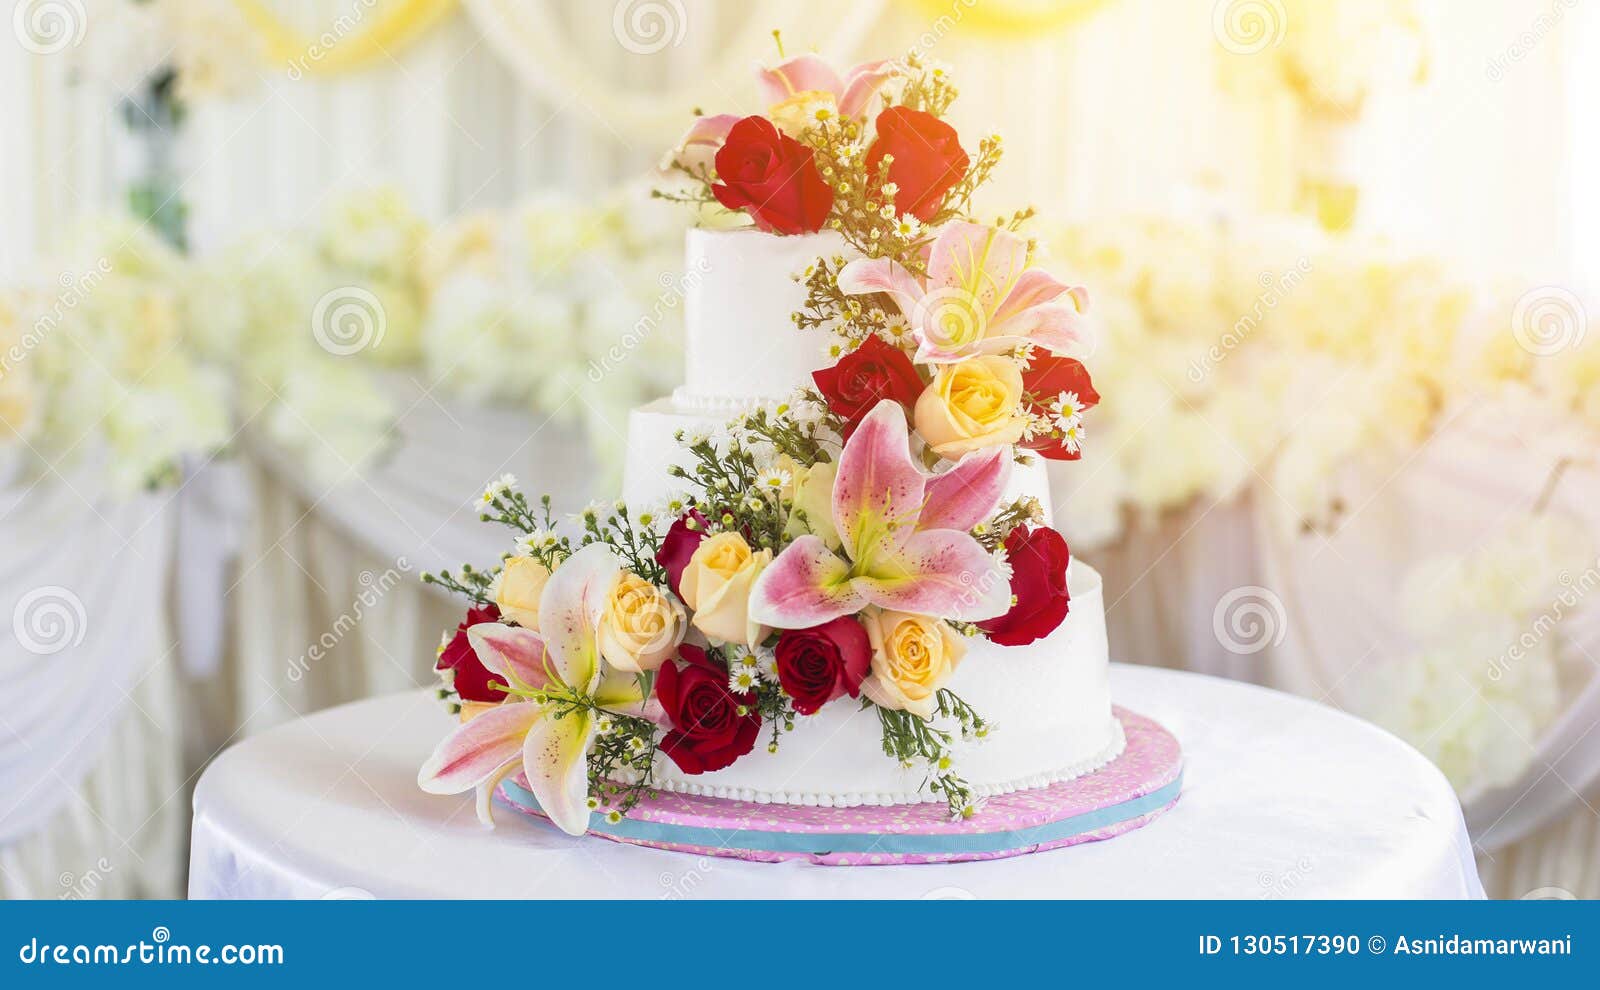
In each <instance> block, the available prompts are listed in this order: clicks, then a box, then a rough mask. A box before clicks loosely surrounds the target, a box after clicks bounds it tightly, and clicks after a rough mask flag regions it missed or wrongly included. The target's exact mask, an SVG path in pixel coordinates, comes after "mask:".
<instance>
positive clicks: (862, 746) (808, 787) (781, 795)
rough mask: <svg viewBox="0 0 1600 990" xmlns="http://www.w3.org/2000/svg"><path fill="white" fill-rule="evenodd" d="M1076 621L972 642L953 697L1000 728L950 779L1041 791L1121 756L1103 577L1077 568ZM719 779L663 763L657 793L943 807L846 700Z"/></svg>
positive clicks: (977, 743)
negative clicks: (1042, 633)
mask: <svg viewBox="0 0 1600 990" xmlns="http://www.w3.org/2000/svg"><path fill="white" fill-rule="evenodd" d="M1069 591H1070V593H1071V595H1072V606H1071V611H1070V612H1068V613H1067V618H1066V621H1065V622H1063V623H1062V624H1061V625H1060V627H1059V628H1057V629H1056V631H1055V632H1053V633H1051V634H1050V635H1049V636H1047V637H1045V638H1044V639H1041V640H1039V641H1038V642H1035V643H1031V644H1029V645H1027V646H999V645H997V644H995V643H991V642H989V641H988V640H985V639H973V640H970V641H969V644H968V651H967V656H966V658H965V659H964V660H962V662H961V666H960V667H959V668H958V669H957V670H956V673H955V676H953V677H952V678H951V679H950V683H949V688H950V689H951V690H952V691H954V692H955V693H956V694H958V695H960V696H961V698H962V699H963V700H965V701H966V702H967V703H968V704H970V705H972V707H973V708H974V709H976V710H977V711H978V713H979V714H980V715H982V716H983V717H984V719H985V720H987V721H989V722H991V723H993V725H994V726H995V730H994V731H993V732H991V733H990V735H989V737H988V738H986V739H983V740H974V741H972V742H970V743H966V744H963V745H962V747H961V748H960V749H958V751H957V753H956V769H957V771H958V772H959V773H960V774H961V776H962V777H964V778H966V780H967V782H968V783H969V784H971V785H972V786H973V789H974V791H975V792H976V793H978V794H979V795H983V796H992V795H995V794H1004V793H1009V792H1010V791H1014V790H1018V789H1021V788H1029V787H1043V786H1045V785H1047V784H1051V783H1056V782H1058V781H1062V780H1070V779H1072V778H1074V777H1078V776H1082V775H1083V774H1086V773H1090V772H1092V771H1094V770H1097V769H1099V768H1100V767H1102V766H1104V765H1105V764H1106V763H1108V762H1110V761H1111V760H1113V759H1115V758H1116V757H1117V756H1118V755H1120V753H1121V752H1122V730H1121V725H1120V724H1119V723H1118V722H1117V720H1116V719H1115V718H1113V717H1112V715H1111V688H1110V684H1109V681H1108V676H1109V667H1108V665H1107V662H1106V625H1105V605H1104V601H1103V597H1102V592H1101V585H1100V575H1099V574H1097V573H1095V572H1094V570H1093V569H1091V568H1089V567H1088V566H1086V565H1084V564H1082V563H1079V562H1076V561H1075V562H1074V563H1073V565H1072V571H1071V574H1070V581H1069ZM766 738H767V737H766V736H765V735H764V736H763V737H762V741H761V742H760V743H758V745H757V746H756V749H755V751H754V752H752V753H750V754H748V755H747V756H745V757H743V758H741V759H740V760H738V761H737V762H736V763H734V764H733V765H732V766H730V767H727V768H726V769H723V770H718V771H716V772H715V773H705V774H697V775H688V774H684V773H682V772H681V771H679V769H678V767H677V765H676V764H674V763H673V762H672V761H671V760H669V759H666V758H661V759H659V760H658V761H657V763H656V771H655V779H656V783H657V785H658V786H659V787H661V788H662V789H664V790H669V791H681V792H684V793H689V794H709V795H712V796H714V797H734V798H738V799H739V800H743V801H758V802H764V803H772V804H815V805H822V806H825V807H850V806H854V805H861V804H869V805H884V804H914V803H918V802H924V801H942V800H943V798H942V797H940V796H938V795H935V794H930V793H928V791H927V789H926V788H925V787H923V783H924V781H925V779H926V775H927V769H926V768H925V767H916V768H913V769H910V770H906V769H902V768H901V767H900V765H899V764H898V763H896V762H895V761H894V760H892V759H890V758H889V757H887V756H885V755H884V753H883V747H882V731H881V727H880V726H879V724H878V716H877V714H876V713H875V712H874V711H873V710H872V709H870V708H869V709H867V710H865V711H863V710H861V709H860V707H859V706H858V704H857V703H856V702H854V701H851V700H850V699H848V698H842V699H839V700H837V701H834V702H832V703H831V704H829V705H826V706H824V707H823V709H822V710H821V711H819V712H817V714H815V715H811V716H801V717H799V718H797V719H796V720H795V728H794V731H793V732H787V733H784V734H783V735H782V736H781V737H780V738H779V743H778V751H777V752H776V753H769V752H767V750H766V748H765V740H766Z"/></svg>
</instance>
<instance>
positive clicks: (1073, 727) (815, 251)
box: [623, 229, 1123, 806]
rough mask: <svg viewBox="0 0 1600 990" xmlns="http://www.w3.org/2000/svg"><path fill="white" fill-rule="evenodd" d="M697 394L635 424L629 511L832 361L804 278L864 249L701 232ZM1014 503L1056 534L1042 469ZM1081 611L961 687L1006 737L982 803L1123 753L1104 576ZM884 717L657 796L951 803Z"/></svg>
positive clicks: (970, 672) (966, 769)
mask: <svg viewBox="0 0 1600 990" xmlns="http://www.w3.org/2000/svg"><path fill="white" fill-rule="evenodd" d="M687 252H688V253H687V259H686V260H687V265H686V267H685V271H687V272H691V273H695V277H692V278H690V279H689V280H688V281H687V282H686V291H685V299H684V306H685V313H684V316H685V330H686V334H687V336H686V340H685V350H686V357H687V362H686V363H687V373H686V375H685V384H684V385H683V386H682V387H680V388H679V389H678V390H677V391H676V393H675V394H674V395H673V396H672V397H671V398H668V399H661V400H659V401H656V402H653V403H651V404H649V405H647V406H644V407H643V408H640V409H637V410H635V411H634V412H633V415H632V417H631V418H630V422H629V435H628V460H627V468H626V473H625V476H624V482H623V492H624V496H623V497H624V500H625V501H627V502H628V503H629V504H630V505H635V506H661V505H664V504H665V503H666V502H667V501H668V500H669V499H670V498H671V497H672V496H673V495H676V494H679V493H680V487H679V484H678V483H677V482H676V479H674V478H673V477H671V476H670V475H669V473H668V470H669V467H670V466H671V465H672V464H674V463H678V464H683V463H685V462H686V457H687V455H686V452H685V451H684V449H683V447H682V445H681V444H680V443H679V442H678V441H677V439H676V437H677V436H678V434H679V433H680V431H681V432H687V433H689V434H696V433H699V434H715V433H717V432H718V431H720V430H722V429H723V427H724V426H725V424H726V423H727V421H728V420H729V418H730V417H732V416H735V415H737V414H739V413H741V412H746V411H748V410H750V409H751V408H754V407H757V406H761V405H763V404H765V405H767V406H769V407H770V406H776V405H777V404H779V403H780V402H782V401H784V400H785V399H786V398H788V397H789V396H790V395H791V394H792V393H793V392H794V391H795V389H797V388H800V387H802V386H809V385H810V384H811V374H812V372H814V371H817V370H819V369H821V368H824V367H826V366H827V365H829V364H830V363H831V362H830V360H829V358H828V357H827V356H826V355H825V354H824V352H823V348H822V346H821V345H820V340H819V335H817V334H815V333H807V332H802V331H797V330H796V329H795V326H794V321H793V318H792V315H791V314H793V313H795V312H798V311H799V310H800V309H801V306H802V304H803V303H804V301H805V287H804V286H803V285H802V284H800V283H798V282H797V281H796V279H795V276H796V274H797V273H799V272H801V271H803V270H804V269H805V268H807V267H808V266H809V265H810V264H811V263H812V262H814V261H815V260H816V259H817V258H818V257H831V256H833V255H836V254H846V255H848V254H849V253H850V252H849V251H848V249H847V248H846V247H845V245H844V243H843V242H842V241H841V240H840V239H839V238H838V237H837V236H836V235H833V234H828V233H821V234H810V235H802V236H794V237H779V236H775V235H772V234H766V233H761V232H759V231H756V230H749V229H742V230H729V231H714V230H691V231H690V232H689V234H688V238H687ZM1009 488H1010V491H1008V493H1007V497H1008V498H1009V497H1016V496H1019V495H1028V496H1032V497H1034V498H1036V499H1038V500H1039V502H1040V504H1041V506H1042V508H1043V512H1044V518H1043V520H1042V521H1043V522H1044V523H1046V524H1048V523H1049V522H1050V493H1049V487H1048V485H1047V483H1046V481H1045V476H1044V465H1043V463H1042V462H1041V461H1039V459H1038V458H1034V459H1033V460H1032V463H1031V464H1028V465H1027V466H1019V468H1018V469H1017V470H1014V471H1013V473H1012V480H1011V484H1010V486H1009ZM1069 580H1070V584H1069V590H1070V594H1071V597H1072V604H1071V612H1070V613H1069V614H1068V615H1067V618H1066V620H1065V621H1064V622H1062V623H1061V625H1060V626H1059V627H1058V628H1057V629H1056V631H1055V632H1053V633H1051V634H1050V635H1049V636H1047V637H1046V638H1044V639H1041V640H1038V641H1037V642H1034V643H1031V644H1029V645H1027V646H1015V647H1005V646H998V645H995V644H993V643H990V642H987V641H983V640H975V641H973V642H972V643H971V644H970V646H969V647H968V651H967V655H966V658H965V660H964V661H963V663H962V665H961V667H960V668H959V669H958V670H957V671H956V673H955V675H954V676H953V677H952V679H951V681H950V685H949V686H950V689H951V690H953V691H955V692H956V693H957V694H959V695H960V696H961V697H962V698H964V699H965V700H966V701H967V702H968V703H969V704H971V705H972V707H973V708H975V709H977V710H978V711H981V712H982V713H983V714H984V717H985V718H987V719H989V720H990V721H991V722H992V723H993V724H994V726H995V728H996V729H997V730H998V731H995V732H994V733H993V734H992V735H991V736H990V737H989V738H986V739H984V740H983V741H982V742H981V743H977V744H975V745H973V746H972V747H970V751H968V752H965V753H962V754H961V769H962V772H963V774H964V776H965V777H966V778H967V781H968V782H969V783H970V784H971V785H972V786H973V788H974V791H975V792H976V793H978V794H979V795H981V796H988V795H993V794H996V793H1005V792H1009V791H1012V790H1016V789H1018V788H1027V787H1039V786H1043V785H1046V784H1050V783H1054V782H1057V781H1062V780H1068V779H1070V778H1072V777H1076V776H1079V775H1081V774H1084V773H1088V772H1090V771H1092V770H1095V769H1096V768H1098V767H1100V766H1102V765H1104V764H1105V763H1107V762H1108V761H1110V760H1111V759H1113V758H1115V757H1116V756H1117V755H1118V754H1119V753H1121V751H1122V745H1123V738H1122V730H1121V726H1120V725H1118V723H1117V721H1116V719H1115V718H1113V717H1112V714H1111V694H1110V689H1109V687H1108V686H1107V678H1106V675H1107V667H1106V665H1107V652H1106V629H1105V611H1104V603H1103V601H1102V599H1101V587H1100V575H1098V574H1096V573H1095V572H1094V570H1092V569H1091V568H1089V567H1088V566H1086V565H1085V564H1084V563H1083V562H1082V561H1081V560H1080V561H1073V563H1072V565H1071V571H1070V575H1069ZM878 737H879V727H878V719H877V717H876V716H875V715H874V714H873V713H872V712H871V711H867V710H862V709H860V708H858V707H856V706H853V705H849V706H846V705H830V706H828V707H826V708H824V709H823V710H822V711H820V712H818V713H817V714H815V715H813V716H810V717H809V718H806V719H802V720H800V722H799V723H798V724H797V726H796V728H795V730H794V731H793V732H792V733H789V734H788V735H787V736H785V737H784V741H783V745H782V747H781V748H780V749H779V750H778V752H776V753H772V754H767V753H761V752H757V753H754V754H752V755H751V756H750V757H749V758H747V759H744V760H741V761H739V762H737V763H735V764H734V765H732V766H730V767H728V768H726V769H723V770H718V771H715V772H712V773H704V774H699V775H696V776H690V775H686V774H683V773H682V772H680V771H678V769H677V767H676V766H674V765H673V764H672V763H671V762H670V761H664V762H663V763H662V764H661V765H660V766H659V768H658V771H657V775H656V783H657V785H658V786H660V787H662V788H665V789H668V790H673V791H681V792H685V793H690V794H706V795H711V796H715V797H731V798H740V799H745V800H754V801H762V802H778V803H791V804H808V805H810V804H820V805H828V806H837V805H843V806H852V805H858V804H903V803H911V802H917V801H940V800H942V798H940V797H939V796H938V795H936V794H931V793H929V792H928V790H927V789H926V788H924V787H923V786H922V783H923V778H924V776H925V774H924V773H923V772H922V770H921V769H920V768H915V769H904V768H901V767H900V766H898V765H897V764H895V763H894V762H893V761H891V760H887V759H884V758H883V757H882V756H881V755H880V754H879V752H878V750H879V738H878Z"/></svg>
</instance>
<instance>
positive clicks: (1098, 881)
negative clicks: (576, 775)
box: [189, 665, 1482, 898]
mask: <svg viewBox="0 0 1600 990" xmlns="http://www.w3.org/2000/svg"><path fill="white" fill-rule="evenodd" d="M1112 688H1113V693H1114V696H1115V698H1116V700H1117V701H1118V703H1120V704H1122V705H1125V706H1127V707H1129V708H1131V709H1134V710H1136V711H1139V712H1142V713H1145V714H1147V715H1151V716H1153V717H1155V718H1157V719H1158V720H1160V721H1161V722H1162V723H1163V724H1164V725H1166V726H1167V727H1168V728H1169V729H1171V730H1172V731H1173V732H1174V733H1175V734H1176V735H1177V736H1178V738H1179V739H1180V740H1181V741H1182V743H1183V746H1184V749H1185V753H1186V769H1185V782H1184V791H1183V796H1182V798H1181V799H1180V800H1179V802H1178V804H1177V806H1176V807H1175V808H1174V809H1173V810H1171V811H1169V812H1168V813H1167V814H1165V815H1163V816H1162V817H1160V818H1158V819H1156V820H1155V821H1154V822H1153V823H1151V824H1150V825H1148V826H1146V827H1145V828H1143V829H1139V830H1138V831H1135V832H1132V833H1129V834H1126V835H1123V836H1119V837H1117V838H1115V839H1112V840H1109V841H1105V842H1095V843H1088V844H1085V845H1081V846H1075V847H1071V848H1067V849H1060V850H1055V851H1052V852H1047V853H1040V854H1036V855H1033V856H1022V857H1017V858H1013V859H1005V860H997V861H993V862H987V863H962V864H949V865H934V866H892V867H891V866H885V867H858V868H842V867H820V866H812V865H809V864H803V863H786V864H782V865H776V866H774V865H769V864H760V863H745V862H741V861H737V860H730V859H715V858H707V857H696V856H691V855H685V854H680V853H672V852H666V851H661V850H654V849H643V848H637V847H632V846H623V845H617V844H613V843H610V842H606V841H603V840H600V839H594V838H587V839H573V838H570V837H568V836H565V835H562V834H560V833H559V832H556V831H555V830H553V829H551V828H550V827H549V826H547V825H544V824H541V823H537V822H534V821H532V820H528V819H524V818H521V817H519V816H518V815H517V814H516V813H514V812H512V811H510V810H507V809H501V810H500V812H499V813H498V814H497V816H496V817H497V820H498V821H499V826H498V827H497V828H496V829H494V830H492V831H491V830H488V829H485V828H483V827H482V826H481V825H479V824H478V823H477V820H476V819H475V817H474V815H473V811H472V806H471V800H470V796H467V797H465V798H441V797H433V796H429V795H426V794H423V793H422V792H420V791H419V790H417V787H416V782H415V778H416V768H417V766H418V764H419V763H420V762H421V761H422V759H423V758H424V757H425V756H426V755H427V753H428V752H429V750H430V749H431V748H432V746H433V745H434V743H435V741H436V740H437V739H438V738H439V737H440V735H441V734H442V733H443V732H444V731H445V730H446V729H447V728H448V726H449V718H448V716H447V715H446V714H445V713H444V712H443V710H442V709H441V708H440V707H439V705H438V703H437V702H436V701H435V700H434V699H433V698H432V697H431V696H430V695H429V694H428V693H426V692H420V691H419V692H409V693H405V694H400V695H393V696H389V697H385V698H377V699H373V700H370V701H363V702H358V703H356V704H352V705H346V706H344V707H341V708H337V709H334V710H331V711H327V712H322V713H319V714H317V715H313V716H310V717H308V718H305V719H303V720H300V721H298V722H294V723H291V724H288V725H284V726H281V727H279V728H277V729H274V730H272V731H270V732H266V733H263V734H261V735H259V736H256V737H254V738H252V739H249V740H247V741H246V742H243V743H241V744H239V745H237V746H235V747H234V748H232V749H230V750H228V751H227V752H225V753H224V754H223V755H222V756H221V757H220V758H218V760H217V761H216V762H215V763H214V764H213V765H212V766H211V768H210V769H209V770H207V771H206V774H205V776H204V777H203V778H202V780H201V781H200V785H199V788H198V789H197V791H196V793H195V816H194V837H193V844H192V847H191V851H190V875H189V892H190V896H191V897H196V898H315V897H329V896H332V897H366V896H372V897H383V898H390V897H435V898H460V897H540V898H545V897H549V898H561V897H652V898H654V897H666V898H672V897H696V898H701V897H704V898H716V897H968V896H971V897H985V898H990V897H995V898H997V897H1079V898H1110V897H1230V898H1270V897H1412V898H1456V897H1479V896H1482V888H1481V887H1480V885H1479V883H1478V876H1477V871H1476V869H1475V867H1474V864H1473V859H1472V850H1471V848H1470V845H1469V843H1468V840H1467V833H1466V828H1465V826H1464V825H1463V823H1462V818H1461V810H1460V807H1459V806H1458V805H1457V803H1456V799H1455V796H1454V794H1453V793H1452V792H1451V790H1450V787H1449V785H1448V784H1447V783H1446V782H1445V780H1444V778H1443V777H1442V776H1441V775H1440V774H1439V772H1438V771H1437V770H1436V769H1435V768H1434V767H1433V766H1432V765H1431V764H1429V763H1427V762H1426V761H1425V760H1423V759H1422V758H1421V757H1420V756H1418V755H1417V754H1416V753H1415V752H1414V751H1412V750H1411V749H1409V748H1407V747H1406V746H1404V745H1403V744H1401V743H1400V742H1398V741H1397V740H1395V739H1394V738H1393V737H1391V736H1389V735H1387V734H1385V733H1383V732H1381V731H1379V730H1378V729H1375V728H1373V727H1372V726H1370V725H1367V724H1366V723H1364V722H1361V721H1359V720H1357V719H1354V718H1351V717H1350V716H1347V715H1344V714H1341V713H1339V712H1337V711H1334V710H1333V709H1330V708H1325V707H1322V706H1320V705H1316V704H1313V703H1311V702H1308V701H1304V700H1301V699H1298V698H1293V697H1290V696H1288V695H1284V694H1279V693H1276V692H1273V691H1268V690H1266V689H1263V688H1257V687H1252V686H1248V685H1242V684H1236V683H1231V682H1228V681H1223V680H1219V679H1214V678H1209V677H1202V676H1199V675H1194V674H1184V673H1176V672H1172V671H1164V670H1155V669H1150V668H1141V667H1126V666H1120V665H1119V666H1117V667H1116V668H1114V671H1113V678H1112Z"/></svg>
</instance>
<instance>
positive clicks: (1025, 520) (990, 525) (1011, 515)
mask: <svg viewBox="0 0 1600 990" xmlns="http://www.w3.org/2000/svg"><path fill="white" fill-rule="evenodd" d="M1043 521H1044V507H1043V506H1042V505H1040V504H1039V500H1038V499H1036V498H1033V497H1032V496H1023V497H1022V498H1019V499H1017V500H1016V501H1014V502H1010V503H1008V504H1006V505H1002V506H1001V507H1000V508H999V509H997V510H996V511H995V514H994V515H993V516H992V517H990V518H989V519H987V520H985V521H984V522H983V523H981V524H980V525H979V526H978V527H977V528H976V529H974V530H973V531H972V535H973V536H974V537H976V538H977V540H978V542H979V543H981V544H983V548H984V549H985V550H988V551H989V552H990V553H993V552H994V551H995V550H997V549H999V547H1001V546H1002V545H1003V544H1004V543H1005V542H1006V537H1008V536H1010V535H1011V531H1012V530H1014V529H1016V528H1017V527H1018V526H1026V525H1028V524H1029V523H1042V522H1043Z"/></svg>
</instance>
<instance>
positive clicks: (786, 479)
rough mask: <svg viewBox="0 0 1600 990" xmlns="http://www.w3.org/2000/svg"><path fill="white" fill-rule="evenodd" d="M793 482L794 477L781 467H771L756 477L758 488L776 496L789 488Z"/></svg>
mask: <svg viewBox="0 0 1600 990" xmlns="http://www.w3.org/2000/svg"><path fill="white" fill-rule="evenodd" d="M793 482H794V475H792V474H790V473H789V472H787V471H785V470H784V469H783V468H779V467H769V468H767V469H766V470H765V471H763V472H761V473H760V474H758V475H756V487H757V488H759V489H761V490H762V491H764V492H772V493H774V494H776V493H778V492H781V491H783V490H784V489H785V488H788V487H789V486H790V485H791V484H792V483H793Z"/></svg>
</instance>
